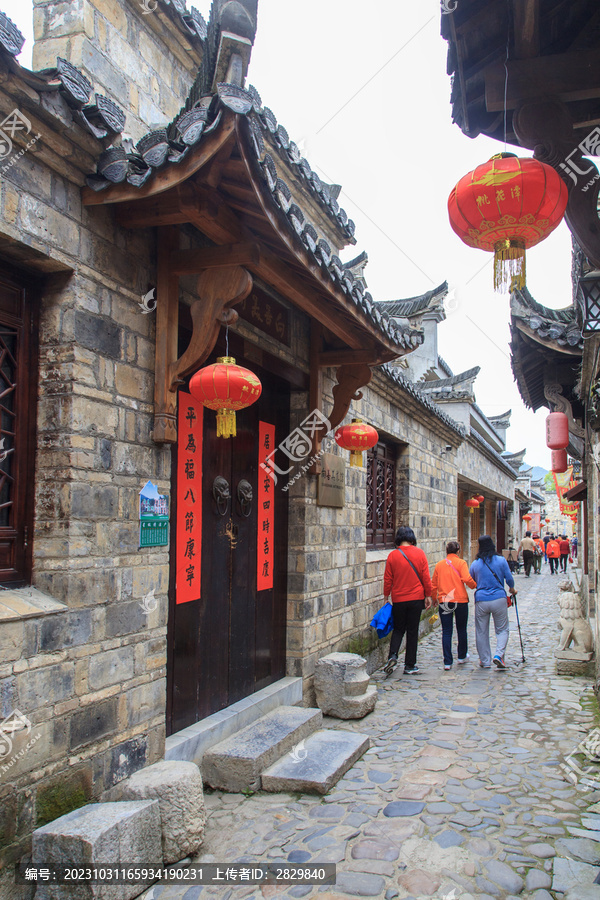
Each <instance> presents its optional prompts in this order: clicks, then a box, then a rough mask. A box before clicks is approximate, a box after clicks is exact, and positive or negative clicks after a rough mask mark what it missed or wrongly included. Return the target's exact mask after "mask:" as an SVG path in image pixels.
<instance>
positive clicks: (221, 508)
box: [212, 475, 231, 516]
mask: <svg viewBox="0 0 600 900" xmlns="http://www.w3.org/2000/svg"><path fill="white" fill-rule="evenodd" d="M212 494H213V498H214V501H215V503H216V504H217V512H218V513H219V515H220V516H226V515H227V508H228V506H229V500H230V499H231V492H230V490H229V482H228V481H227V479H226V478H223V476H222V475H217V477H216V478H215V480H214V481H213V486H212Z"/></svg>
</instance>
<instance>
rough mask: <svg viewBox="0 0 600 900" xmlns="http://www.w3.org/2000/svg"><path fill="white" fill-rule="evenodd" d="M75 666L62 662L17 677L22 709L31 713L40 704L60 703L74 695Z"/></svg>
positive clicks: (31, 670)
mask: <svg viewBox="0 0 600 900" xmlns="http://www.w3.org/2000/svg"><path fill="white" fill-rule="evenodd" d="M74 680H75V666H74V664H73V663H62V664H60V665H57V666H42V667H41V668H39V669H30V670H29V671H26V672H22V673H21V674H20V675H19V676H18V678H17V691H18V695H19V703H20V704H21V709H22V710H24V711H26V712H27V713H29V712H30V711H31V710H34V709H38V708H39V707H40V706H49V705H52V704H54V703H60V701H61V700H66V699H68V698H69V697H71V696H72V695H73V687H74Z"/></svg>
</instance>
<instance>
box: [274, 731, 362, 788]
mask: <svg viewBox="0 0 600 900" xmlns="http://www.w3.org/2000/svg"><path fill="white" fill-rule="evenodd" d="M369 746H370V741H369V738H368V737H367V735H365V734H357V733H356V732H355V731H342V730H341V729H323V730H321V731H317V732H316V733H315V734H313V735H312V736H311V737H309V738H307V739H306V740H305V741H303V742H302V744H301V745H297V746H296V747H294V751H293V752H292V753H288V754H286V756H284V757H283V758H282V759H280V760H279V761H278V762H276V763H274V764H273V765H272V766H270V767H269V768H268V769H265V771H264V772H263V773H262V776H261V785H262V789H263V791H302V792H307V793H316V794H326V793H327V791H328V790H329V789H330V788H331V787H333V785H334V784H336V783H337V782H338V781H339V780H340V778H341V777H342V775H344V774H345V773H346V772H347V771H348V769H349V768H350V767H351V766H353V765H354V763H355V762H356V760H357V759H359V758H360V757H361V756H362V755H363V753H366V751H367V750H368V749H369Z"/></svg>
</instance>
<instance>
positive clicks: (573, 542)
mask: <svg viewBox="0 0 600 900" xmlns="http://www.w3.org/2000/svg"><path fill="white" fill-rule="evenodd" d="M577 544H578V541H577V535H576V534H574V535H573V538H572V540H571V555H572V557H573V559H577Z"/></svg>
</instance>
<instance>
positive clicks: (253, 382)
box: [190, 356, 262, 438]
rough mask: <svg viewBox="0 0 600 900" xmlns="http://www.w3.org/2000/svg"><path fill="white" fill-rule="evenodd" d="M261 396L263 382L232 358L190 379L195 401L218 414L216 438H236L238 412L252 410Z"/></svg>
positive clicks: (197, 373)
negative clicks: (249, 408)
mask: <svg viewBox="0 0 600 900" xmlns="http://www.w3.org/2000/svg"><path fill="white" fill-rule="evenodd" d="M261 393H262V384H261V383H260V379H259V378H258V377H257V376H256V375H255V374H254V372H251V371H250V370H249V369H244V367H243V366H238V365H237V364H236V361H235V359H234V358H233V356H220V357H219V358H218V359H217V361H216V363H213V364H212V365H210V366H205V367H204V368H203V369H200V371H198V372H196V374H195V375H192V377H191V379H190V394H191V395H192V397H194V399H195V400H198V402H199V403H202V404H203V405H204V406H207V407H208V408H209V409H214V410H216V412H217V437H225V438H228V437H235V435H236V434H237V430H236V423H235V413H236V410H238V409H245V408H246V407H247V406H252V404H253V403H255V402H256V401H257V400H258V398H259V397H260V395H261Z"/></svg>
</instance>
